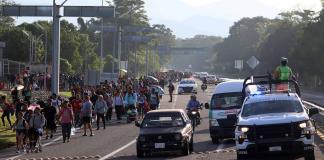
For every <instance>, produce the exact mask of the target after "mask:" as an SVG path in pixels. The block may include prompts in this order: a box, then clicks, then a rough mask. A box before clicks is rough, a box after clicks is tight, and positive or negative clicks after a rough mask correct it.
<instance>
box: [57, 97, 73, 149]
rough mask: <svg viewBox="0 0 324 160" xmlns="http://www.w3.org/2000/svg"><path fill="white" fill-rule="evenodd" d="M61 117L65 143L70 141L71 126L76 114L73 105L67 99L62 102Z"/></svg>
mask: <svg viewBox="0 0 324 160" xmlns="http://www.w3.org/2000/svg"><path fill="white" fill-rule="evenodd" d="M59 117H60V121H61V126H62V136H63V143H65V141H67V142H70V136H71V128H72V124H73V121H74V116H73V110H72V107H71V106H70V104H69V102H68V101H66V100H65V101H64V102H63V104H62V108H61V110H60V113H59Z"/></svg>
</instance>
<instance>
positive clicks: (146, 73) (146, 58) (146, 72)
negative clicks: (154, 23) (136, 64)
mask: <svg viewBox="0 0 324 160" xmlns="http://www.w3.org/2000/svg"><path fill="white" fill-rule="evenodd" d="M148 50H149V49H148V44H146V56H145V62H146V63H145V64H146V66H145V75H146V76H148Z"/></svg>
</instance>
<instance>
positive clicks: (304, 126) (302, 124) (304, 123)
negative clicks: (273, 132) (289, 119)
mask: <svg viewBox="0 0 324 160" xmlns="http://www.w3.org/2000/svg"><path fill="white" fill-rule="evenodd" d="M299 127H300V128H302V129H304V128H306V127H307V124H306V122H303V123H300V124H299Z"/></svg>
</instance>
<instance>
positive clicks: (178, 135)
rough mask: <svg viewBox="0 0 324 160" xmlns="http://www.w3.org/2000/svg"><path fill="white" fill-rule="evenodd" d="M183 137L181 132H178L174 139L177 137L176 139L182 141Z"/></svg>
mask: <svg viewBox="0 0 324 160" xmlns="http://www.w3.org/2000/svg"><path fill="white" fill-rule="evenodd" d="M181 138H182V136H181V134H176V135H175V136H174V139H175V140H176V141H180V140H181Z"/></svg>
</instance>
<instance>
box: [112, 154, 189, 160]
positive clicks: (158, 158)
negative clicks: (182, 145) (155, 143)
mask: <svg viewBox="0 0 324 160" xmlns="http://www.w3.org/2000/svg"><path fill="white" fill-rule="evenodd" d="M180 157H183V156H182V155H180V154H171V153H168V154H157V153H156V154H153V155H149V156H146V157H144V158H137V156H136V155H127V156H118V157H113V158H111V159H114V160H129V159H137V160H151V159H154V160H165V159H176V158H180Z"/></svg>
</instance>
